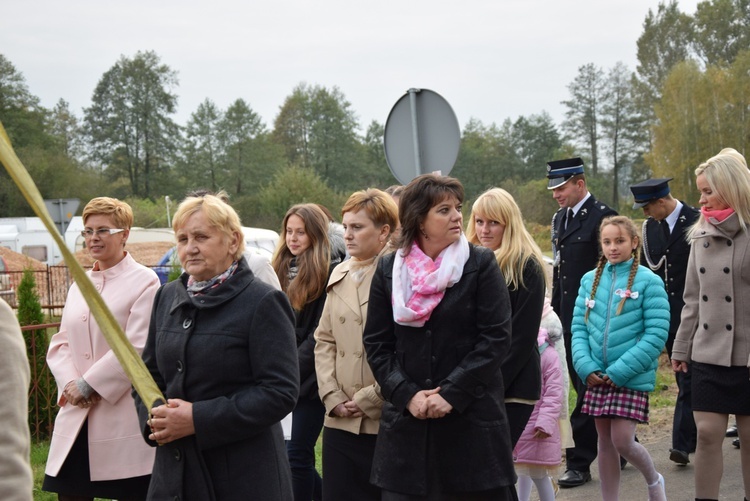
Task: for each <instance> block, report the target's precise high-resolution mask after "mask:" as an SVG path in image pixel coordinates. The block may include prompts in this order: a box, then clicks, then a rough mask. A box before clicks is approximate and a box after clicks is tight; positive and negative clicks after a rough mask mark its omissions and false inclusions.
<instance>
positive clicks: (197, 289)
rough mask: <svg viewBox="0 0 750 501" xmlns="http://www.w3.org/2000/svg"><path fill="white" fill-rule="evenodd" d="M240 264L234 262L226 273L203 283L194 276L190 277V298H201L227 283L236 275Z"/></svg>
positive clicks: (188, 286)
mask: <svg viewBox="0 0 750 501" xmlns="http://www.w3.org/2000/svg"><path fill="white" fill-rule="evenodd" d="M238 263H239V261H233V262H232V264H231V265H229V268H227V269H226V271H224V272H223V273H219V274H218V275H216V276H215V277H213V278H210V279H208V280H204V281H202V282H199V281H198V280H196V279H194V278H193V277H192V276H189V277H188V283H187V292H188V294H189V295H190V297H193V296H200V295H201V294H206V293H207V292H208V291H210V290H211V289H215V288H216V287H218V286H220V285H221V284H223V283H224V282H225V281H226V279H228V278H229V277H231V276H232V275H233V274H234V272H235V270H237V264H238Z"/></svg>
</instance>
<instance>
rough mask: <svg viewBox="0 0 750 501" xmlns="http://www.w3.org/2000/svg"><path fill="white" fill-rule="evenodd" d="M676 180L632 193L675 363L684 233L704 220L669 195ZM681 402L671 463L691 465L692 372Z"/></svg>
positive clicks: (680, 380)
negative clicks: (664, 304) (661, 290)
mask: <svg viewBox="0 0 750 501" xmlns="http://www.w3.org/2000/svg"><path fill="white" fill-rule="evenodd" d="M671 180H672V178H671V177H670V178H660V179H649V180H647V181H643V182H642V183H638V184H634V185H633V186H631V187H630V191H631V192H632V193H633V197H634V198H635V204H633V208H634V209H639V208H640V209H643V215H644V216H647V217H648V219H646V221H645V222H644V223H643V253H642V254H641V264H642V265H643V266H648V267H649V268H651V270H652V271H653V272H654V273H656V274H657V275H659V276H660V277H661V278H662V280H664V286H665V287H666V289H667V296H668V297H669V308H670V313H671V318H670V322H669V337H668V338H667V354H668V355H669V357H670V358H672V344H673V343H674V336H675V333H676V332H677V328H678V327H679V326H680V314H681V313H682V307H683V306H685V302H684V301H683V300H682V292H683V291H684V290H685V274H686V272H687V264H688V257H689V256H690V244H689V243H688V241H687V238H686V236H685V232H686V231H687V230H688V229H689V228H690V227H691V226H692V225H693V223H695V221H696V219H698V217H699V214H700V213H699V211H698V209H694V208H693V207H690V206H689V205H687V204H685V203H683V202H680V201H679V200H677V199H675V198H674V197H672V195H671V194H670V193H669V184H668V183H669V181H671ZM675 376H676V378H677V389H678V393H677V403H676V404H675V408H674V420H673V423H672V448H671V449H670V450H669V459H671V460H672V461H674V462H675V463H677V464H678V465H683V466H684V465H686V464H688V463H689V462H690V459H689V457H688V455H689V454H690V453H692V452H695V441H696V429H695V420H694V419H693V408H692V405H691V390H690V384H691V382H690V371H688V372H677V373H676V374H675Z"/></svg>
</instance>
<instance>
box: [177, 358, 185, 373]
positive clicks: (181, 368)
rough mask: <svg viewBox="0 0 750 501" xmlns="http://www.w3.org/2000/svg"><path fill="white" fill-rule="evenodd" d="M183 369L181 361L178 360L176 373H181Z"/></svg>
mask: <svg viewBox="0 0 750 501" xmlns="http://www.w3.org/2000/svg"><path fill="white" fill-rule="evenodd" d="M184 368H185V367H183V365H182V360H178V361H177V372H182V371H183V369H184Z"/></svg>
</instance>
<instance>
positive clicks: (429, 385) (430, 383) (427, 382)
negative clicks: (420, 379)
mask: <svg viewBox="0 0 750 501" xmlns="http://www.w3.org/2000/svg"><path fill="white" fill-rule="evenodd" d="M424 384H425V385H426V386H427V387H428V388H432V379H425V380H424Z"/></svg>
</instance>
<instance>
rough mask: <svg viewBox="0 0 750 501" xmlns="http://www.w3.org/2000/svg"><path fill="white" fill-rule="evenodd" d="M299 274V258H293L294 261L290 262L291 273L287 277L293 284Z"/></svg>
mask: <svg viewBox="0 0 750 501" xmlns="http://www.w3.org/2000/svg"><path fill="white" fill-rule="evenodd" d="M298 274H299V267H298V266H297V258H292V260H291V261H289V272H288V273H287V275H286V276H287V278H289V282H290V283H291V281H292V280H294V279H295V278H296V277H297V275H298Z"/></svg>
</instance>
